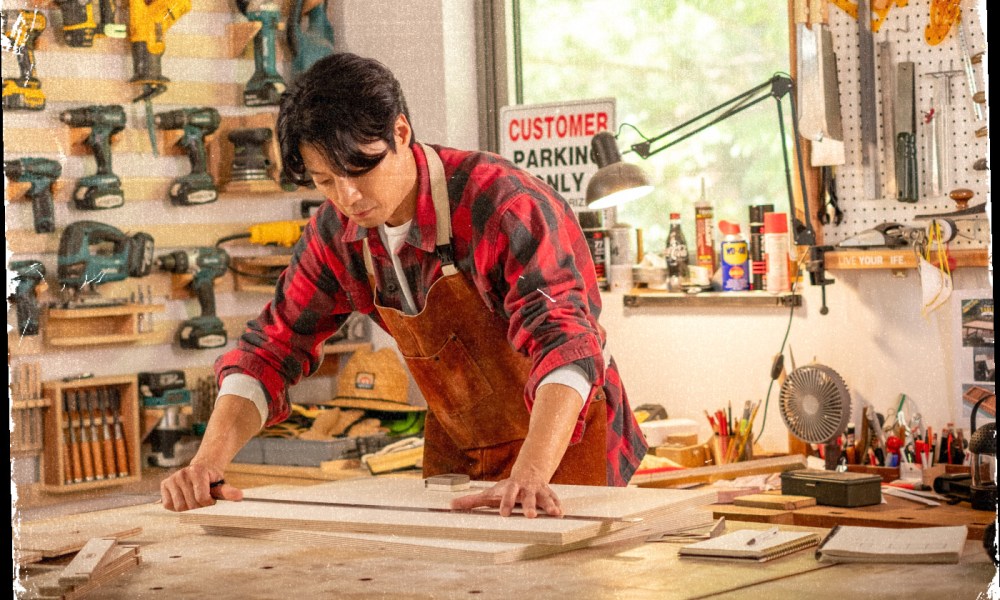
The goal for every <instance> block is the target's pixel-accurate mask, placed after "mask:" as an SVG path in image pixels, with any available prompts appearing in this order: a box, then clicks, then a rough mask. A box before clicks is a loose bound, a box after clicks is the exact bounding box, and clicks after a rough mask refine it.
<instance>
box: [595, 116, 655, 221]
mask: <svg viewBox="0 0 1000 600" xmlns="http://www.w3.org/2000/svg"><path fill="white" fill-rule="evenodd" d="M590 143H591V149H592V151H593V155H594V159H595V161H596V162H597V166H598V170H597V173H594V176H593V177H591V178H590V182H589V183H588V184H587V208H590V209H594V210H597V209H602V208H610V207H612V206H620V205H622V204H625V203H626V202H630V201H632V200H635V199H637V198H641V197H643V196H645V195H646V194H648V193H650V192H652V191H653V185H652V184H651V183H650V182H649V178H648V177H646V173H645V172H643V170H642V169H640V168H639V167H638V166H637V165H633V164H629V163H626V162H623V161H622V155H621V152H619V150H618V144H617V142H616V141H615V136H613V135H612V134H611V133H610V132H608V131H602V132H600V133H598V134H597V135H595V136H594V138H593V139H592V140H591V142H590Z"/></svg>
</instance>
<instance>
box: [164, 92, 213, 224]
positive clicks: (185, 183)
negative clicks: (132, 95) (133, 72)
mask: <svg viewBox="0 0 1000 600" xmlns="http://www.w3.org/2000/svg"><path fill="white" fill-rule="evenodd" d="M154 120H155V122H156V126H157V128H159V129H164V130H170V129H183V130H184V135H182V136H181V139H180V140H178V142H177V145H178V146H181V147H182V148H184V149H185V150H187V153H188V158H189V159H190V160H191V173H190V174H188V175H184V176H183V177H178V178H177V179H175V180H174V182H173V184H171V186H170V202H172V203H173V204H176V205H180V206H190V205H192V204H208V203H209V202H215V201H216V199H218V197H219V193H218V191H217V190H216V189H215V181H213V180H212V176H211V175H210V174H209V173H208V156H207V153H206V151H205V137H206V136H208V135H210V134H211V133H213V132H214V131H215V130H216V129H218V128H219V123H220V122H221V121H222V118H221V117H220V116H219V111H217V110H215V109H214V108H180V109H177V110H171V111H168V112H162V113H159V114H157V115H156V118H155V119H154Z"/></svg>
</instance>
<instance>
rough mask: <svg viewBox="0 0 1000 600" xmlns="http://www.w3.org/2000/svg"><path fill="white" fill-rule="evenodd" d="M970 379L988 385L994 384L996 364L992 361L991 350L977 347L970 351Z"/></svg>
mask: <svg viewBox="0 0 1000 600" xmlns="http://www.w3.org/2000/svg"><path fill="white" fill-rule="evenodd" d="M972 379H973V380H975V381H983V382H988V383H993V384H995V383H996V363H995V362H994V360H993V348H987V347H984V346H979V347H976V348H973V349H972Z"/></svg>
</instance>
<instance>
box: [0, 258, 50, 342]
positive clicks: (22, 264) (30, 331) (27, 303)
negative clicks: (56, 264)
mask: <svg viewBox="0 0 1000 600" xmlns="http://www.w3.org/2000/svg"><path fill="white" fill-rule="evenodd" d="M10 272H11V273H13V275H14V276H13V277H11V279H12V280H13V281H14V282H15V283H16V285H15V287H14V293H13V294H11V295H10V296H8V297H7V300H9V301H10V302H13V303H14V306H15V308H16V310H17V330H18V333H19V334H20V335H38V300H37V299H36V298H35V289H36V288H37V287H38V285H39V284H41V283H43V282H44V281H45V265H43V264H42V263H40V262H38V261H37V260H17V261H14V262H12V263H10Z"/></svg>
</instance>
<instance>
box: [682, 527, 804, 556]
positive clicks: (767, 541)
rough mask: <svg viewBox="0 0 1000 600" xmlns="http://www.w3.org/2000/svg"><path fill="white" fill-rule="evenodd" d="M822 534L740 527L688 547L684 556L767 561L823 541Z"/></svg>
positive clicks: (685, 547) (684, 548) (683, 552)
mask: <svg viewBox="0 0 1000 600" xmlns="http://www.w3.org/2000/svg"><path fill="white" fill-rule="evenodd" d="M819 540H820V536H819V534H818V533H809V532H804V531H780V530H778V529H769V530H766V531H762V530H759V529H740V530H737V531H733V532H732V533H727V534H726V535H722V536H719V537H717V538H713V539H709V540H705V541H703V542H698V543H695V544H690V545H687V546H684V547H683V548H681V549H680V555H681V556H687V557H697V558H714V559H725V560H741V561H757V562H764V561H768V560H772V559H775V558H778V557H779V556H785V555H786V554H791V553H792V552H797V551H799V550H802V549H803V548H809V547H811V546H815V545H816V544H818V543H819Z"/></svg>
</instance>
